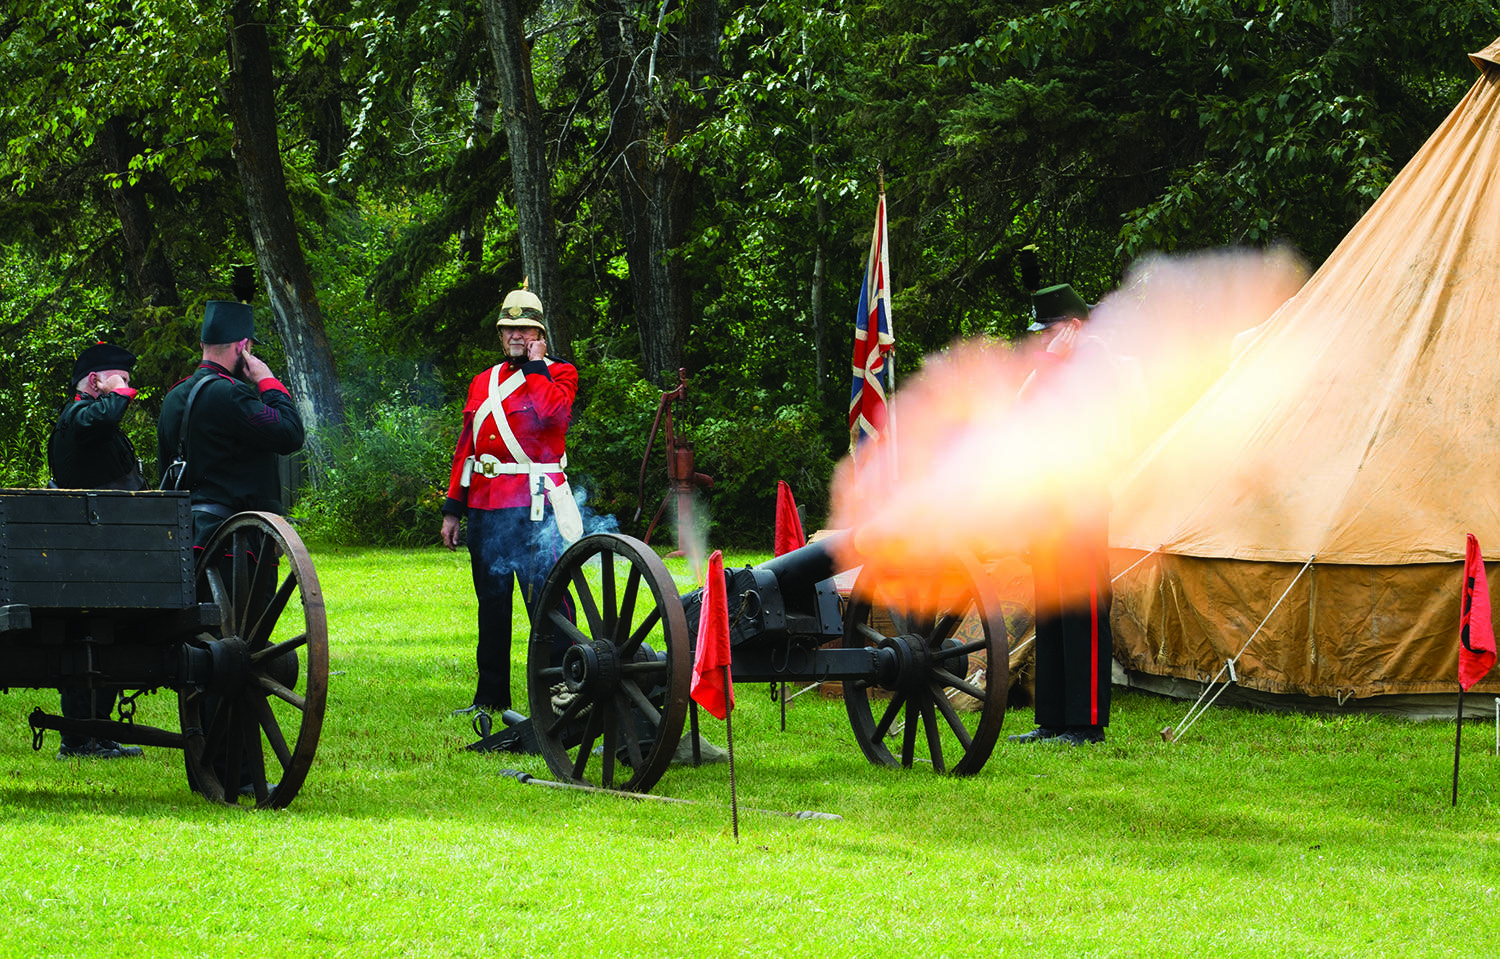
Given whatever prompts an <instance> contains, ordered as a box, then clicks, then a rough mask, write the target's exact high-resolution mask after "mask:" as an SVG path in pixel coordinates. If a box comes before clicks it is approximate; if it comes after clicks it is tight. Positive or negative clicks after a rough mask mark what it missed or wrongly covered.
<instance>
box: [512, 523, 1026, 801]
mask: <svg viewBox="0 0 1500 959" xmlns="http://www.w3.org/2000/svg"><path fill="white" fill-rule="evenodd" d="M834 546H835V541H834V540H832V539H825V540H822V541H820V542H816V543H813V544H810V545H808V546H805V547H803V548H802V549H799V550H794V551H792V552H790V553H787V554H785V555H783V556H779V557H777V558H775V559H773V560H771V561H769V562H767V563H763V564H760V565H758V566H753V567H744V568H740V569H733V570H727V571H726V573H725V580H726V594H727V596H728V602H729V619H730V623H731V626H730V649H731V660H732V665H731V673H732V675H733V679H734V682H735V683H736V684H744V683H759V682H771V683H780V682H807V683H840V684H842V696H843V701H844V705H845V709H846V711H847V713H848V716H849V722H850V725H851V727H852V729H853V732H854V736H855V739H856V741H857V742H858V743H859V746H860V748H861V750H862V751H863V752H864V754H865V757H866V758H867V759H868V760H869V761H870V762H872V763H875V764H878V765H886V766H904V767H912V766H914V765H918V764H922V765H930V766H931V768H932V769H933V770H935V771H937V772H940V773H951V774H956V775H969V774H973V773H976V772H978V771H979V770H980V769H981V768H982V767H983V766H984V763H985V762H986V760H987V759H988V758H989V755H990V752H991V751H992V749H993V748H994V745H995V742H996V740H997V739H998V738H999V735H1000V728H1001V724H1002V722H1003V721H1004V716H1005V704H1006V696H1007V692H1008V681H1007V672H1008V641H1007V635H1006V627H1005V619H1004V617H1003V615H1002V611H1001V604H1000V602H999V600H998V598H997V596H996V594H995V590H994V587H993V584H992V583H991V582H990V578H989V576H988V575H987V574H986V572H985V570H984V568H983V566H982V565H980V564H979V563H977V562H975V561H973V560H969V559H965V558H954V560H953V563H954V564H955V568H956V570H957V575H958V579H959V580H961V581H962V582H963V583H964V584H965V587H964V589H963V590H962V591H961V593H960V595H959V597H958V598H957V599H956V600H955V601H954V602H953V603H952V604H951V605H950V606H949V607H948V608H945V609H940V610H937V611H936V612H934V611H930V610H929V611H926V612H914V611H912V610H911V609H906V608H903V604H901V603H900V602H895V603H891V602H888V601H887V602H882V603H880V604H878V605H877V603H876V602H875V600H874V599H873V597H874V596H875V590H874V588H873V587H874V584H873V583H872V582H870V581H869V578H868V577H867V576H866V575H865V573H864V572H860V573H859V575H858V577H857V578H856V579H855V582H854V585H853V589H852V591H850V592H849V594H848V595H847V596H845V595H844V590H841V589H840V588H839V586H838V582H837V579H838V577H839V575H840V574H846V575H847V574H848V573H849V572H851V571H850V570H846V569H842V568H840V567H839V565H838V562H837V560H836V550H835V549H834ZM949 578H950V579H952V578H953V575H952V571H949ZM697 604H698V594H697V593H696V592H694V593H689V594H688V595H687V596H679V595H678V591H677V588H676V586H675V584H674V582H673V580H672V577H671V575H670V574H669V573H668V572H667V569H666V567H665V565H664V564H663V563H662V561H661V560H660V559H659V558H658V557H657V555H656V553H655V552H653V551H652V550H651V548H650V547H648V546H646V545H645V544H644V543H642V542H640V541H639V540H635V539H633V538H631V537H628V536H621V535H617V534H610V533H601V534H594V535H591V536H586V537H584V538H583V539H581V540H579V541H578V542H576V543H574V544H573V545H572V546H570V547H569V548H568V549H567V550H566V551H565V552H564V553H563V555H562V556H561V557H560V558H559V559H558V561H557V563H556V565H555V566H554V567H553V569H552V571H551V573H550V574H549V575H548V578H547V580H546V583H545V584H544V586H543V588H542V593H541V597H540V600H539V602H538V604H537V607H536V612H535V615H534V617H533V623H532V633H531V639H530V642H529V645H528V653H527V670H526V672H527V698H528V702H529V706H530V713H531V716H530V721H531V724H532V731H533V733H534V735H535V738H536V741H537V744H538V746H539V747H540V751H541V753H542V755H543V757H544V758H545V759H546V762H547V766H548V768H549V769H550V770H551V771H552V773H553V775H555V776H557V777H558V778H559V779H561V780H563V781H566V782H571V783H587V784H590V785H597V786H602V787H604V788H611V789H621V790H627V791H634V792H648V791H649V790H650V789H651V787H652V786H653V785H655V783H656V782H657V780H658V779H660V777H661V776H662V774H663V773H664V772H665V771H666V769H667V766H668V765H669V764H670V763H671V762H672V760H673V757H674V756H675V755H676V753H677V746H678V743H679V741H680V740H681V738H682V732H683V725H684V722H685V720H686V719H687V717H688V714H689V710H690V708H691V705H690V699H689V694H688V689H689V684H690V679H691V672H692V662H693V646H694V640H695V637H694V632H695V630H696V625H697V608H698V606H697ZM907 605H909V606H911V607H912V608H913V609H915V608H916V607H917V606H918V604H916V603H912V604H907ZM985 674H987V675H985ZM980 675H984V678H979V676H980ZM956 701H961V702H962V704H963V705H962V706H961V705H960V704H959V702H956Z"/></svg>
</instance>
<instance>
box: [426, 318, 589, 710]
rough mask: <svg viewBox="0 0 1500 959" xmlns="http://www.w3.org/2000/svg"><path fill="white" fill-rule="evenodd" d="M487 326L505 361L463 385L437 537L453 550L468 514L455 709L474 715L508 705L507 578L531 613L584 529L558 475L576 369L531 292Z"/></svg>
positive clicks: (562, 463)
mask: <svg viewBox="0 0 1500 959" xmlns="http://www.w3.org/2000/svg"><path fill="white" fill-rule="evenodd" d="M495 329H496V332H498V333H499V335H500V342H501V346H502V347H503V349H504V350H505V359H504V360H503V361H502V362H500V363H499V364H498V365H496V366H493V367H491V368H490V369H487V370H485V371H484V372H482V373H480V374H479V375H478V376H476V377H474V380H473V382H472V383H471V384H470V385H469V395H468V401H467V402H466V403H465V404H464V418H463V426H462V428H461V429H460V430H459V434H458V444H457V446H456V448H455V449H454V452H453V466H452V470H451V472H450V476H449V482H448V498H447V500H446V501H444V503H443V510H442V511H443V526H442V539H443V543H444V544H445V545H446V546H447V547H448V548H449V549H456V548H457V547H458V527H459V520H460V519H463V518H467V519H468V524H469V528H468V543H469V558H470V562H471V565H472V567H473V575H474V591H475V593H476V595H477V597H478V602H479V641H478V644H477V647H476V652H475V659H476V662H477V665H478V670H479V679H478V682H477V684H476V686H475V690H474V699H473V703H472V704H471V705H470V706H468V707H467V708H465V709H460V710H455V712H456V713H476V714H478V715H477V716H476V719H478V720H484V719H486V717H487V715H488V714H489V713H494V712H503V711H504V710H507V709H509V708H510V705H511V696H510V642H511V608H512V595H511V594H512V592H513V591H514V589H515V581H516V579H517V578H518V577H519V579H520V586H521V596H522V600H523V601H524V602H525V604H526V610H527V612H528V613H532V612H533V611H534V605H535V603H536V601H537V599H538V598H539V594H540V592H541V588H542V583H543V581H544V580H545V579H546V576H547V572H548V570H549V569H550V568H551V566H552V564H553V562H555V561H556V559H557V557H558V555H560V553H561V550H562V548H563V547H564V546H565V545H566V544H567V543H570V542H572V541H573V540H575V539H577V538H578V537H579V536H580V535H582V532H583V521H582V518H581V516H580V515H579V509H578V505H577V503H576V501H575V500H574V499H573V494H572V491H571V490H570V489H569V487H568V480H567V477H566V476H565V475H564V474H563V470H564V468H566V466H567V463H568V457H567V452H566V448H565V438H566V435H567V431H568V423H569V422H570V421H571V420H572V417H573V397H574V395H575V394H576V393H577V392H578V370H577V369H575V368H574V367H573V364H571V363H568V362H565V361H563V360H560V359H558V358H556V357H552V356H548V355H547V340H546V329H547V328H546V326H545V325H543V323H542V301H541V299H540V298H538V297H537V296H536V294H534V293H531V292H529V291H527V290H514V291H512V292H511V293H510V294H508V295H507V296H506V297H505V301H504V302H503V303H502V304H501V306H500V315H499V317H498V318H497V320H496V321H495ZM476 728H478V727H476Z"/></svg>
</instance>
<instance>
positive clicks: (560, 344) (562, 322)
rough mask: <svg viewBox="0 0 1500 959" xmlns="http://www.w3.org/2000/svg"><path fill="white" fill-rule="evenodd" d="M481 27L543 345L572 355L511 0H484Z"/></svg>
mask: <svg viewBox="0 0 1500 959" xmlns="http://www.w3.org/2000/svg"><path fill="white" fill-rule="evenodd" d="M484 23H485V30H486V33H487V34H488V36H489V40H490V53H491V55H492V56H493V57H494V58H495V74H496V77H497V78H498V80H499V87H500V110H501V113H502V115H503V116H504V118H505V135H506V138H507V140H508V141H509V145H510V166H511V178H512V180H513V181H514V182H515V188H516V220H517V224H516V227H517V231H518V232H519V233H520V235H521V263H522V267H523V269H525V271H526V277H527V280H528V287H529V288H530V289H531V291H532V292H533V293H535V294H536V295H537V296H539V297H541V300H542V308H543V312H544V314H545V316H546V323H547V348H548V350H549V351H550V352H553V353H557V354H558V355H560V356H567V357H571V356H572V355H573V333H572V327H571V324H570V323H569V322H568V311H567V306H566V304H565V301H564V299H563V295H562V289H561V287H562V276H561V271H560V270H559V269H558V264H557V236H556V232H555V231H556V226H555V224H554V223H553V219H552V175H551V173H550V171H549V169H548V167H547V141H546V137H545V135H544V134H543V131H542V116H541V110H540V108H538V106H537V102H536V90H535V88H534V87H533V86H532V83H531V48H530V46H529V45H528V44H527V42H526V23H525V20H524V19H523V18H522V16H521V10H520V7H519V5H518V3H517V0H484Z"/></svg>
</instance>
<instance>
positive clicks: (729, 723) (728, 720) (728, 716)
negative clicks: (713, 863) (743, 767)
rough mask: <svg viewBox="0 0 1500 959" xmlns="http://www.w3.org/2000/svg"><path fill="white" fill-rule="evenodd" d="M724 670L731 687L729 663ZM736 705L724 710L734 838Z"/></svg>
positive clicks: (737, 831) (737, 812)
mask: <svg viewBox="0 0 1500 959" xmlns="http://www.w3.org/2000/svg"><path fill="white" fill-rule="evenodd" d="M719 668H720V669H722V670H724V688H725V689H728V688H730V687H729V664H728V663H725V664H724V665H723V666H720V667H719ZM733 716H734V707H733V706H728V707H727V708H726V709H725V710H724V740H725V747H724V748H725V749H727V750H728V751H729V818H730V821H731V822H733V823H734V840H735V842H739V839H740V798H739V794H738V793H737V792H736V791H735V788H734V721H733Z"/></svg>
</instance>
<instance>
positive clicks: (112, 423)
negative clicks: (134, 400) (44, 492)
mask: <svg viewBox="0 0 1500 959" xmlns="http://www.w3.org/2000/svg"><path fill="white" fill-rule="evenodd" d="M131 392H132V393H133V392H134V391H131ZM130 399H131V394H127V393H105V394H104V395H102V396H98V397H92V396H83V395H75V396H74V397H73V399H72V401H71V402H69V403H68V404H67V405H66V406H64V407H63V408H62V411H61V412H60V413H59V414H58V416H57V425H56V426H55V427H54V428H53V430H52V436H51V437H50V438H49V439H48V440H47V465H48V466H49V467H50V468H51V470H52V482H54V483H56V484H57V485H58V486H60V487H62V488H63V489H129V490H136V489H140V488H141V487H142V486H143V485H144V484H143V482H142V480H141V474H140V461H139V460H138V459H136V455H135V447H134V446H131V445H130V438H129V437H127V436H126V435H125V434H124V433H122V432H120V421H121V420H123V419H124V418H125V410H126V409H128V408H129V406H130Z"/></svg>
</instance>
